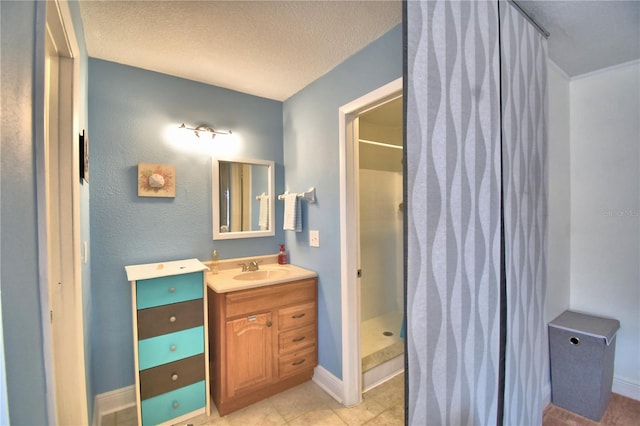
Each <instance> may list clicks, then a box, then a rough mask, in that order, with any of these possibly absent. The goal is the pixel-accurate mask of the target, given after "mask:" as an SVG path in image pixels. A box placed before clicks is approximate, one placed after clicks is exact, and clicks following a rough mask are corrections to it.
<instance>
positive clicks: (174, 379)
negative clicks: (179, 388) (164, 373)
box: [171, 373, 178, 382]
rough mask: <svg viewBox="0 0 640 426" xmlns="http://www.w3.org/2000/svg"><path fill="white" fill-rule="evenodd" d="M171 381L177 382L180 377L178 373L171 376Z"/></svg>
mask: <svg viewBox="0 0 640 426" xmlns="http://www.w3.org/2000/svg"><path fill="white" fill-rule="evenodd" d="M171 380H172V381H174V382H175V381H177V380H178V375H177V374H176V373H173V374H172V375H171Z"/></svg>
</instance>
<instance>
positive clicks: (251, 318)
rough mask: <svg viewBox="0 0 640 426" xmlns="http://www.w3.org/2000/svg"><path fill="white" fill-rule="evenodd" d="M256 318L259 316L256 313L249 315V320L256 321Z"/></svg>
mask: <svg viewBox="0 0 640 426" xmlns="http://www.w3.org/2000/svg"><path fill="white" fill-rule="evenodd" d="M256 319H257V318H256V316H255V315H249V316H248V317H247V321H255V320H256Z"/></svg>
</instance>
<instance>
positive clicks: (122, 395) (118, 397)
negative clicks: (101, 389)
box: [92, 385, 136, 426]
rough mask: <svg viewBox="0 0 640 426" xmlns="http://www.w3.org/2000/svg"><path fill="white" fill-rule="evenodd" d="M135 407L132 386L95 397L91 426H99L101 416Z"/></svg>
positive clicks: (134, 394)
mask: <svg viewBox="0 0 640 426" xmlns="http://www.w3.org/2000/svg"><path fill="white" fill-rule="evenodd" d="M135 405H136V389H135V386H134V385H131V386H127V387H124V388H120V389H115V390H112V391H109V392H105V393H101V394H100V395H96V398H95V403H94V405H93V423H92V424H93V426H100V423H101V420H102V416H105V415H107V414H111V413H115V412H116V411H120V410H124V409H126V408H129V407H132V406H135Z"/></svg>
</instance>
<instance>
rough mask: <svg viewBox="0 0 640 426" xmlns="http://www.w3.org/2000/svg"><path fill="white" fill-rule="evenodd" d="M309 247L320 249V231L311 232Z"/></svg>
mask: <svg viewBox="0 0 640 426" xmlns="http://www.w3.org/2000/svg"><path fill="white" fill-rule="evenodd" d="M309 245H310V246H311V247H320V231H309Z"/></svg>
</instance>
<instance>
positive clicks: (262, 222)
mask: <svg viewBox="0 0 640 426" xmlns="http://www.w3.org/2000/svg"><path fill="white" fill-rule="evenodd" d="M258 197H259V200H260V211H259V213H258V214H259V215H258V226H259V227H260V230H261V231H264V230H265V229H267V228H268V227H269V197H268V196H267V195H266V194H264V193H263V194H262V195H259V196H258Z"/></svg>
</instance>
